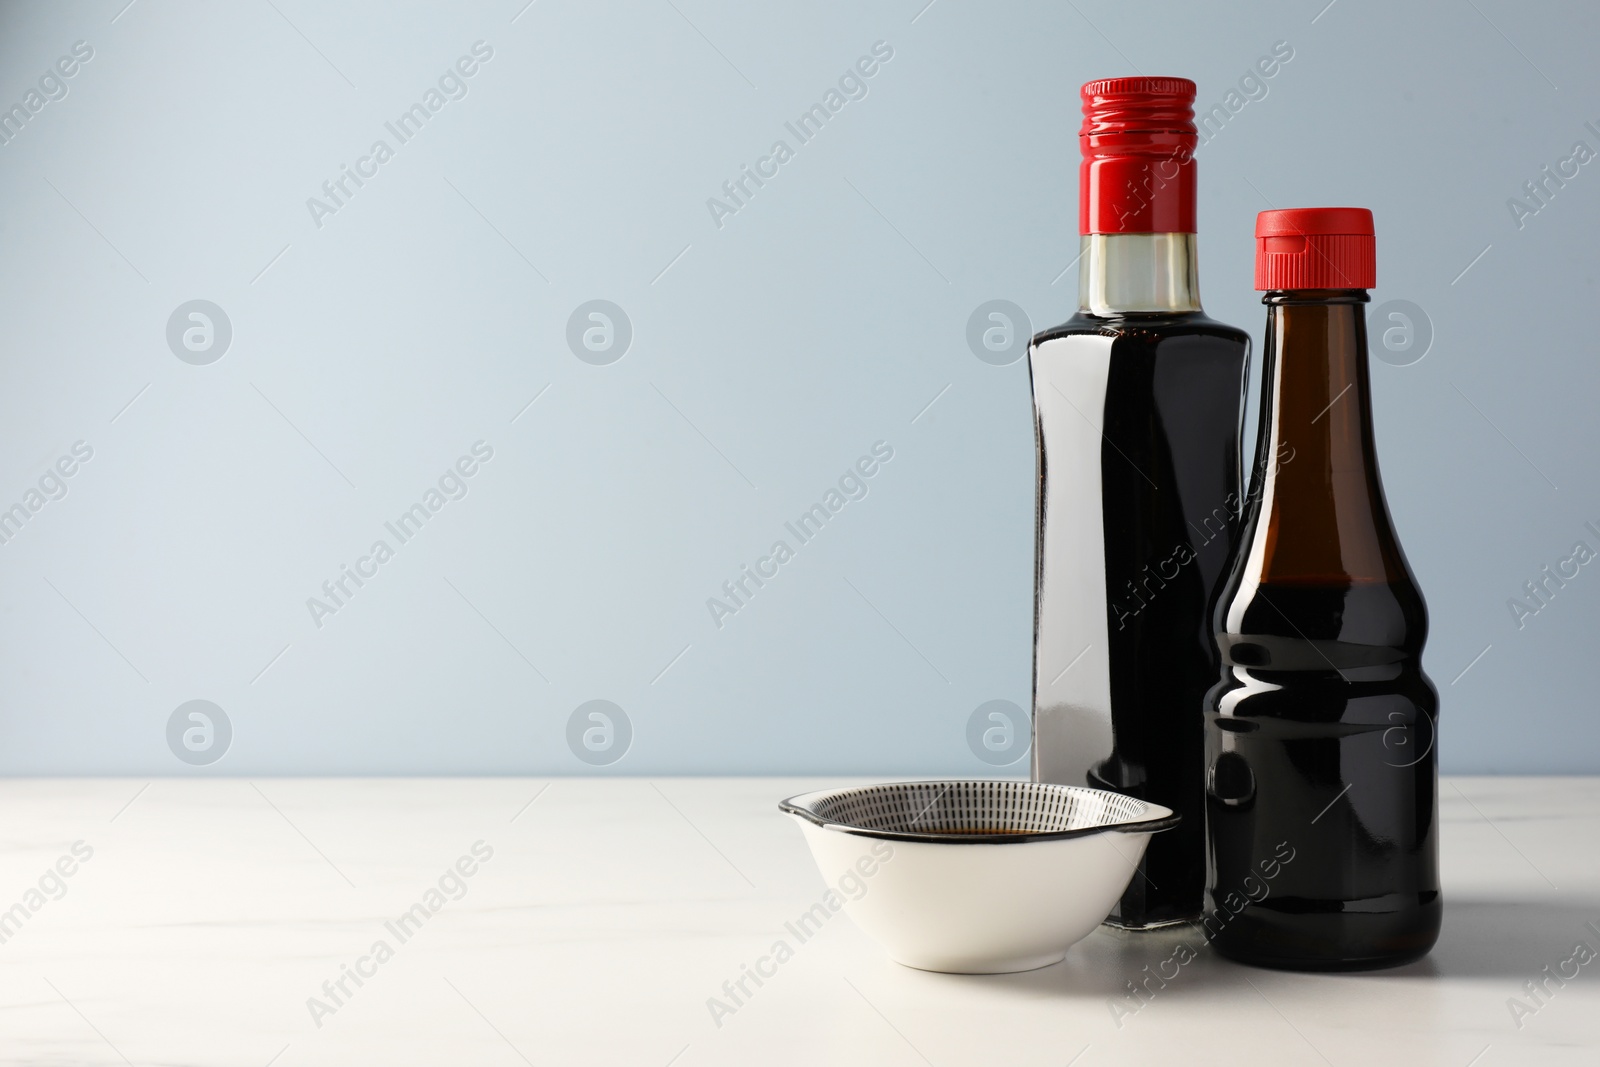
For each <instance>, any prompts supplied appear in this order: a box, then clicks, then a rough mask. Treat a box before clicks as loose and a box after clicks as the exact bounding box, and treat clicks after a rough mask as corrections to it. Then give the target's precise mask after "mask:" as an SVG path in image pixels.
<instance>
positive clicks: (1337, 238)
mask: <svg viewBox="0 0 1600 1067" xmlns="http://www.w3.org/2000/svg"><path fill="white" fill-rule="evenodd" d="M1377 284H1378V257H1377V250H1376V247H1375V243H1374V240H1373V235H1372V212H1370V211H1368V210H1367V209H1366V208H1364V207H1297V208H1286V209H1284V210H1281V211H1263V212H1262V213H1261V214H1259V215H1257V216H1256V288H1257V289H1258V290H1262V291H1271V290H1274V289H1371V288H1373V287H1374V286H1376V285H1377Z"/></svg>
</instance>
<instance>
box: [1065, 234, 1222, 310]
mask: <svg viewBox="0 0 1600 1067" xmlns="http://www.w3.org/2000/svg"><path fill="white" fill-rule="evenodd" d="M1078 264H1079V265H1078V309H1079V310H1080V311H1081V312H1083V313H1085V314H1088V315H1099V316H1109V315H1119V314H1124V313H1127V312H1154V313H1162V312H1168V313H1170V312H1179V311H1199V310H1200V282H1199V274H1198V256H1197V253H1196V249H1195V235H1194V234H1192V233H1086V234H1084V235H1083V236H1082V238H1081V244H1080V253H1079V261H1078Z"/></svg>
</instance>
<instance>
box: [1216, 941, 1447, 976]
mask: <svg viewBox="0 0 1600 1067" xmlns="http://www.w3.org/2000/svg"><path fill="white" fill-rule="evenodd" d="M1216 948H1217V951H1218V952H1220V953H1221V954H1222V955H1224V956H1226V957H1227V958H1228V959H1230V960H1232V961H1233V962H1235V963H1242V964H1245V965H1247V966H1250V967H1261V968H1263V969H1265V970H1269V971H1314V972H1320V973H1324V974H1333V973H1337V972H1340V971H1381V970H1386V969H1388V968H1391V967H1404V966H1405V965H1406V964H1408V963H1415V962H1417V961H1418V960H1420V959H1423V958H1424V957H1426V956H1427V955H1428V953H1429V952H1431V951H1433V945H1432V944H1431V943H1430V944H1429V945H1428V946H1427V947H1426V948H1423V949H1417V950H1413V951H1411V952H1407V953H1400V954H1389V955H1383V956H1361V957H1349V958H1341V959H1326V958H1317V957H1307V956H1267V955H1260V954H1257V953H1253V952H1248V951H1246V952H1235V951H1230V950H1229V949H1227V948H1225V947H1223V946H1222V945H1217V946H1216Z"/></svg>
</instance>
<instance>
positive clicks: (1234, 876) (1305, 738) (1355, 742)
mask: <svg viewBox="0 0 1600 1067" xmlns="http://www.w3.org/2000/svg"><path fill="white" fill-rule="evenodd" d="M1296 231H1300V232H1298V233H1297V232H1296ZM1363 231H1364V232H1363ZM1371 234H1372V229H1371V214H1370V212H1366V211H1364V210H1361V209H1352V208H1325V209H1306V210H1297V211H1283V212H1263V213H1262V218H1261V220H1260V221H1259V222H1258V226H1257V237H1258V258H1257V288H1265V289H1268V290H1269V291H1268V293H1267V295H1266V297H1265V298H1264V303H1265V304H1266V305H1267V308H1268V312H1267V315H1268V324H1267V345H1266V355H1265V361H1264V362H1265V372H1264V381H1263V388H1262V408H1261V428H1260V434H1259V437H1258V441H1257V462H1256V468H1255V471H1254V481H1253V484H1252V487H1251V492H1250V495H1249V499H1248V506H1247V510H1246V515H1245V523H1244V529H1243V533H1242V535H1241V537H1240V541H1239V545H1238V548H1237V550H1236V552H1235V555H1234V559H1233V565H1232V568H1231V570H1230V573H1229V576H1228V580H1227V582H1226V584H1225V585H1224V586H1223V589H1222V592H1221V594H1220V596H1219V598H1218V602H1217V604H1216V608H1215V612H1214V616H1213V624H1214V627H1215V630H1216V634H1217V646H1218V649H1219V651H1220V653H1221V657H1222V677H1221V680H1220V681H1219V682H1218V683H1217V684H1216V685H1215V686H1213V687H1212V689H1211V692H1210V693H1209V694H1208V696H1207V701H1206V728H1205V736H1206V764H1207V795H1206V818H1207V837H1208V872H1207V913H1206V916H1205V919H1204V920H1203V921H1204V926H1205V932H1206V935H1207V937H1208V938H1209V939H1210V940H1211V941H1212V942H1213V943H1214V944H1215V945H1216V947H1217V948H1218V950H1220V951H1221V952H1222V953H1223V954H1225V955H1227V956H1230V957H1232V958H1234V959H1237V960H1240V961H1242V962H1246V963H1253V964H1258V965H1261V966H1268V967H1281V968H1292V969H1300V970H1355V969H1364V968H1372V967H1384V966H1392V965H1397V964H1401V963H1406V962H1409V961H1411V960H1415V959H1417V958H1419V957H1421V956H1423V955H1425V954H1426V953H1427V952H1428V950H1429V949H1430V948H1431V947H1432V946H1433V943H1434V941H1435V940H1436V939H1437V937H1438V933H1439V924H1440V918H1441V914H1442V904H1441V900H1440V895H1439V863H1438V771H1437V758H1438V756H1437V745H1436V740H1437V735H1436V724H1437V718H1438V705H1439V701H1438V694H1437V692H1436V691H1435V690H1434V687H1433V685H1432V683H1431V682H1429V680H1428V678H1427V676H1426V675H1425V674H1424V673H1423V671H1422V665H1421V654H1422V647H1423V643H1424V641H1425V639H1426V637H1427V627H1428V621H1427V608H1426V606H1425V604H1424V602H1423V598H1422V594H1421V592H1420V590H1419V589H1418V588H1417V584H1416V581H1415V579H1414V578H1413V577H1412V575H1411V571H1410V568H1409V567H1408V566H1407V564H1406V560H1405V556H1404V554H1403V553H1402V552H1401V549H1400V543H1399V541H1398V539H1397V538H1396V536H1395V533H1394V529H1393V526H1392V523H1391V521H1390V518H1389V511H1388V506H1387V503H1386V501H1385V499H1384V494H1383V487H1382V484H1381V482H1380V480H1379V476H1378V466H1377V459H1376V452H1375V450H1374V447H1373V433H1372V412H1371V402H1370V401H1371V398H1370V385H1369V380H1368V367H1367V339H1366V325H1365V311H1366V304H1367V299H1368V297H1367V293H1366V291H1365V290H1366V289H1367V288H1370V287H1371V286H1372V285H1373V284H1374V280H1373V277H1372V275H1373V273H1374V269H1373V266H1372V255H1373V253H1372V248H1371V243H1372V237H1371ZM1363 239H1364V240H1363ZM1275 257H1276V258H1275ZM1285 857H1287V859H1286V858H1285Z"/></svg>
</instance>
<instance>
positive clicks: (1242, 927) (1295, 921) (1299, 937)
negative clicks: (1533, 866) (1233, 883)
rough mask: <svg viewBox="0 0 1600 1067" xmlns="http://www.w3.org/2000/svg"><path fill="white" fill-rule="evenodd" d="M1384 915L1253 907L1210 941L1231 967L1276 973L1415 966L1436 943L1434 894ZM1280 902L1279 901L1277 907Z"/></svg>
mask: <svg viewBox="0 0 1600 1067" xmlns="http://www.w3.org/2000/svg"><path fill="white" fill-rule="evenodd" d="M1420 896H1421V897H1422V900H1421V901H1420V902H1419V903H1418V904H1416V905H1415V906H1413V907H1409V908H1405V909H1403V910H1400V911H1390V912H1332V911H1323V912H1312V911H1307V910H1302V909H1301V908H1296V909H1295V910H1293V911H1288V910H1274V909H1273V908H1271V907H1270V906H1263V905H1262V904H1256V905H1253V906H1251V907H1249V908H1246V909H1245V910H1244V911H1242V912H1240V913H1239V914H1238V915H1236V916H1234V917H1233V918H1232V919H1231V920H1229V922H1228V924H1227V925H1226V926H1225V927H1223V928H1222V929H1221V930H1219V931H1217V932H1216V934H1215V936H1213V937H1212V938H1211V944H1212V945H1213V947H1215V948H1216V950H1217V951H1218V952H1219V953H1221V954H1222V955H1224V956H1226V957H1227V958H1228V959H1230V960H1233V961H1235V962H1236V963H1244V964H1249V965H1250V966H1253V967H1266V968H1269V969H1271V970H1277V971H1375V970H1382V969H1385V968H1390V967H1403V966H1405V965H1406V964H1408V963H1415V962H1416V961H1417V960H1420V959H1422V958H1423V957H1424V956H1426V955H1427V954H1428V953H1429V952H1431V951H1432V950H1433V946H1434V943H1435V942H1436V941H1438V939H1439V926H1440V922H1441V920H1442V919H1443V916H1444V907H1443V903H1442V901H1441V900H1440V899H1439V894H1438V892H1437V891H1433V892H1430V893H1424V894H1420ZM1281 903H1282V902H1280V904H1281Z"/></svg>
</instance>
